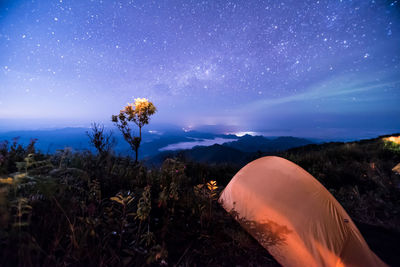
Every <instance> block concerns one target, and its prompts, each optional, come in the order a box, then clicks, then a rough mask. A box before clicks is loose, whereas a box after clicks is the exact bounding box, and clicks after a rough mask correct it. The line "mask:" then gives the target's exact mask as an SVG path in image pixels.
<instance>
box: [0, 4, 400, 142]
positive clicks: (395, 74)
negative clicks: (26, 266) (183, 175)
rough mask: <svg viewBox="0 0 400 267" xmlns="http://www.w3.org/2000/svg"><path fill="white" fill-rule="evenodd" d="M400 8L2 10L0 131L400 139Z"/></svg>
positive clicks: (93, 7)
mask: <svg viewBox="0 0 400 267" xmlns="http://www.w3.org/2000/svg"><path fill="white" fill-rule="evenodd" d="M399 5H400V3H399V2H398V1H378V0H375V1H367V0H362V1H346V0H342V1H340V0H335V1H298V0H294V1H272V0H271V1H111V0H109V1H108V0H103V1H98V0H97V1H94V0H93V1H85V0H76V1H68V0H59V1H44V0H41V1H2V2H1V3H0V51H1V53H0V123H6V121H7V119H8V120H9V119H14V120H15V121H21V123H22V122H23V121H24V122H26V121H29V120H31V121H36V122H37V121H46V122H47V123H48V124H49V125H50V124H52V123H53V124H54V123H56V122H58V123H61V124H62V123H64V124H65V125H68V126H69V125H72V126H73V125H74V123H75V124H76V123H78V122H79V123H88V122H90V121H94V120H97V121H104V122H105V121H109V118H110V115H111V114H113V113H117V112H118V111H119V109H120V108H122V106H124V105H125V104H126V103H127V102H132V100H133V98H136V97H147V98H149V99H150V100H151V101H153V102H154V103H155V104H156V106H157V107H158V113H157V115H156V116H154V118H153V122H152V123H154V125H157V123H159V124H160V123H165V124H168V123H170V124H176V125H178V126H181V127H186V128H188V127H189V128H190V127H191V128H193V129H196V128H197V129H202V127H203V128H204V126H205V125H215V127H214V128H215V129H218V130H219V131H225V132H229V131H256V132H263V133H265V134H270V135H274V134H288V135H299V136H300V135H304V136H305V135H308V136H335V135H349V134H350V135H360V136H364V135H368V134H378V133H388V132H393V131H400V68H399V63H400V12H399V10H400V9H399Z"/></svg>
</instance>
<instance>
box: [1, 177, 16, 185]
mask: <svg viewBox="0 0 400 267" xmlns="http://www.w3.org/2000/svg"><path fill="white" fill-rule="evenodd" d="M13 182H14V180H13V178H11V177H8V178H0V184H13Z"/></svg>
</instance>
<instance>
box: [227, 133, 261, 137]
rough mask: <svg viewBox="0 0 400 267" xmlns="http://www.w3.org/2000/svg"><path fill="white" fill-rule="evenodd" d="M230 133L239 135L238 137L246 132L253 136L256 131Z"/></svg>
mask: <svg viewBox="0 0 400 267" xmlns="http://www.w3.org/2000/svg"><path fill="white" fill-rule="evenodd" d="M232 134H234V135H236V136H239V137H242V136H245V135H246V134H248V135H253V136H254V135H257V133H256V132H236V133H232Z"/></svg>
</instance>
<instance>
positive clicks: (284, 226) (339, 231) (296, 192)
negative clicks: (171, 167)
mask: <svg viewBox="0 0 400 267" xmlns="http://www.w3.org/2000/svg"><path fill="white" fill-rule="evenodd" d="M219 202H220V203H221V204H222V206H223V207H224V209H225V210H226V211H228V212H230V213H231V214H232V215H233V216H234V217H235V218H236V219H237V220H238V221H239V222H240V224H241V225H242V226H243V227H244V228H245V229H246V230H247V231H248V232H249V233H250V234H251V235H252V236H253V237H254V238H255V239H256V240H257V241H258V242H259V243H260V244H261V245H262V246H263V247H264V248H266V249H267V250H268V251H269V252H270V254H271V255H272V256H274V258H275V259H276V260H277V261H278V262H279V263H280V264H281V265H283V266H310V267H312V266H336V267H339V266H363V267H368V266H386V264H385V263H384V262H383V261H381V260H380V259H379V258H378V257H377V256H376V255H375V254H374V253H373V252H372V251H371V250H370V249H369V247H368V245H367V243H366V242H365V240H364V238H363V237H362V235H361V233H360V231H359V230H358V229H357V227H356V226H355V224H354V223H353V221H352V220H351V218H350V217H349V215H348V214H347V213H346V211H345V210H344V209H343V207H342V206H341V205H340V204H339V203H338V202H337V201H336V199H335V198H334V197H333V196H332V195H331V194H330V193H329V191H328V190H327V189H326V188H325V187H324V186H323V185H322V184H320V183H319V182H318V181H317V180H316V179H315V178H314V177H313V176H312V175H311V174H309V173H308V172H306V171H305V170H304V169H302V168H301V167H299V166H298V165H296V164H294V163H292V162H290V161H288V160H286V159H283V158H280V157H263V158H260V159H257V160H255V161H253V162H250V163H249V164H247V165H246V166H245V167H243V168H242V169H241V170H240V171H239V172H238V173H237V174H236V175H235V176H234V177H233V178H232V180H231V181H230V182H229V184H228V185H227V186H226V188H225V189H224V190H223V192H222V193H221V196H220V198H219Z"/></svg>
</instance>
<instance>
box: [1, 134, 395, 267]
mask: <svg viewBox="0 0 400 267" xmlns="http://www.w3.org/2000/svg"><path fill="white" fill-rule="evenodd" d="M189 151H191V154H188V155H186V156H182V155H181V156H180V157H179V160H178V159H167V160H166V161H164V163H163V164H162V166H161V167H160V168H153V169H151V168H147V167H145V166H143V165H142V164H137V165H136V164H134V162H133V161H132V160H131V159H130V158H126V157H118V156H114V155H113V154H112V153H111V154H107V155H96V154H92V153H91V152H81V153H72V152H70V151H68V150H65V151H59V152H57V153H54V154H49V155H45V154H41V153H38V152H37V151H35V149H34V145H31V146H20V145H18V144H17V143H14V144H5V143H3V144H2V145H1V146H0V177H1V178H0V226H1V227H0V265H2V266H15V265H51V266H61V265H66V264H68V265H144V264H152V265H154V266H159V265H165V264H167V263H168V265H184V266H193V265H194V264H197V265H214V266H232V265H242V266H250V265H252V266H261V265H262V266H277V263H276V262H275V260H274V259H273V258H272V257H271V256H270V255H269V254H268V252H267V251H266V250H265V249H263V248H262V247H261V246H260V245H259V244H258V243H257V242H256V241H255V240H254V239H253V238H252V237H250V236H249V235H248V234H247V233H246V232H245V231H244V230H243V229H242V228H241V227H240V226H239V224H238V223H237V222H236V221H235V220H233V219H232V217H231V216H230V215H229V214H227V213H226V212H225V211H224V210H223V209H222V208H221V207H220V206H219V204H218V203H217V201H216V199H217V196H218V194H219V193H220V192H221V190H223V188H224V186H226V185H227V183H228V182H229V181H230V179H231V178H232V177H233V175H234V174H235V173H236V172H237V171H238V170H239V169H240V167H241V166H243V165H244V164H245V163H246V162H244V161H242V156H243V155H244V154H246V152H242V151H239V150H236V149H234V148H230V147H227V146H221V145H214V146H212V147H195V148H194V149H192V150H189ZM179 153H181V152H179ZM184 153H185V152H184ZM227 154H228V155H227ZM268 154H271V153H268ZM274 154H276V155H279V156H282V157H285V158H287V159H289V160H291V161H293V162H295V163H297V164H299V165H300V166H301V167H303V168H304V169H306V170H307V171H308V172H310V173H311V174H312V175H314V177H316V178H317V179H318V180H319V181H320V182H321V183H322V184H323V185H324V186H325V187H326V188H327V189H328V190H330V191H331V192H332V194H333V195H334V196H335V197H336V199H337V200H338V201H339V202H340V203H341V205H342V206H343V207H344V208H345V209H346V211H347V212H348V213H349V215H350V216H351V217H352V219H353V220H354V221H355V222H356V224H357V225H358V226H359V228H360V230H361V232H362V234H363V235H364V237H365V239H366V241H367V242H368V244H369V245H370V246H371V248H372V249H373V250H374V252H376V253H377V255H378V256H379V257H381V258H382V260H384V261H385V262H387V263H388V264H390V265H392V266H397V265H399V264H400V259H399V256H398V255H400V251H399V247H398V246H397V244H398V242H399V241H400V228H399V225H400V210H399V208H400V197H399V196H400V194H399V193H400V192H399V191H400V177H399V175H398V174H396V173H395V172H393V171H392V168H393V167H394V166H396V164H397V163H399V162H400V146H399V145H396V144H394V143H390V142H386V141H384V140H383V139H382V138H376V139H371V140H363V141H358V142H351V143H328V144H322V145H315V144H311V145H307V146H304V147H299V148H293V149H290V150H288V151H280V152H274ZM191 155H194V156H195V157H194V158H195V159H201V160H202V161H205V162H206V161H210V162H214V163H213V164H208V163H201V162H198V161H194V160H193V158H192V159H191V158H189V156H191ZM246 155H249V156H250V157H249V158H248V159H247V160H248V161H250V160H252V158H251V157H255V156H256V155H258V156H261V154H260V153H258V154H257V153H256V154H246ZM221 158H224V159H226V160H225V161H219V162H218V160H220V159H221ZM219 163H220V164H219ZM211 180H214V181H216V183H217V186H218V188H216V189H212V190H211V189H210V188H211V187H209V185H208V184H207V183H208V182H209V181H211ZM193 240H194V241H193ZM20 255H24V256H23V257H21V256H20Z"/></svg>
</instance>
